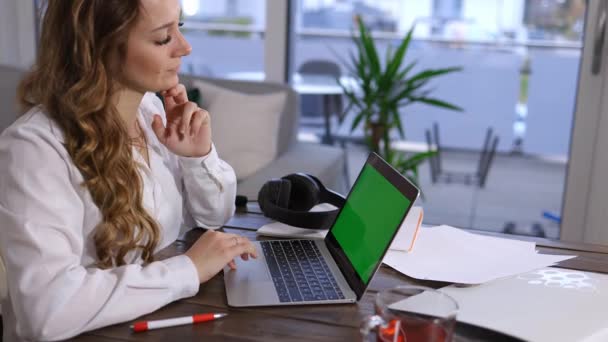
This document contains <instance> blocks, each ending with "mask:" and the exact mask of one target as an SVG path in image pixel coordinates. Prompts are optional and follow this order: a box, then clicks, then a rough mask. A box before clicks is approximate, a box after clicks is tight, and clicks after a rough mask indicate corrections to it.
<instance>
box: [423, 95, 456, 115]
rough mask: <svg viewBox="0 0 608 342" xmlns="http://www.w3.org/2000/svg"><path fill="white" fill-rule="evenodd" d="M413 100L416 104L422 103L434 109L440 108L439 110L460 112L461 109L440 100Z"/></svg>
mask: <svg viewBox="0 0 608 342" xmlns="http://www.w3.org/2000/svg"><path fill="white" fill-rule="evenodd" d="M415 100H416V102H422V103H425V104H427V105H431V106H434V107H441V108H445V109H450V110H455V111H458V112H462V108H461V107H459V106H457V105H454V104H451V103H449V102H445V101H442V100H438V99H433V98H428V97H419V98H415Z"/></svg>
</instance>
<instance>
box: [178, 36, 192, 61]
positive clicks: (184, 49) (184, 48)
mask: <svg viewBox="0 0 608 342" xmlns="http://www.w3.org/2000/svg"><path fill="white" fill-rule="evenodd" d="M177 38H178V39H179V45H178V46H179V48H178V50H177V54H178V55H179V57H184V56H188V55H189V54H190V53H191V52H192V45H190V43H188V41H187V40H186V37H184V35H183V34H182V33H181V32H180V33H179V34H178V36H177Z"/></svg>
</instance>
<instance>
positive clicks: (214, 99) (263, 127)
mask: <svg viewBox="0 0 608 342" xmlns="http://www.w3.org/2000/svg"><path fill="white" fill-rule="evenodd" d="M192 85H193V86H194V87H196V88H198V90H199V91H200V96H201V99H202V101H201V102H202V103H203V104H204V106H205V107H206V108H205V109H206V110H207V111H208V112H209V114H210V116H211V130H212V140H213V143H214V144H215V147H216V148H217V151H218V153H219V156H220V158H222V159H223V160H225V161H226V162H227V163H228V164H230V166H232V167H233V168H234V171H235V173H236V177H237V179H238V180H242V179H244V178H247V177H248V176H250V175H252V174H254V173H255V172H256V171H258V170H259V169H261V168H263V167H264V166H266V165H268V164H269V163H270V162H271V161H273V160H274V159H275V158H276V156H277V145H278V136H279V123H280V119H281V113H282V112H283V110H284V108H285V101H286V100H287V93H286V92H276V93H269V94H259V95H258V94H256V95H252V94H244V93H239V92H236V91H233V90H230V89H226V88H222V87H219V86H217V85H214V84H210V83H208V82H204V81H200V80H194V81H193V83H192Z"/></svg>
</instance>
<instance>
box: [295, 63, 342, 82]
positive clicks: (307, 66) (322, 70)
mask: <svg viewBox="0 0 608 342" xmlns="http://www.w3.org/2000/svg"><path fill="white" fill-rule="evenodd" d="M298 73H300V74H309V75H329V76H332V77H333V78H338V77H340V76H341V75H342V71H341V70H340V66H339V65H338V64H336V63H335V62H332V61H330V60H324V59H311V60H309V61H306V62H304V63H302V65H300V67H299V68H298Z"/></svg>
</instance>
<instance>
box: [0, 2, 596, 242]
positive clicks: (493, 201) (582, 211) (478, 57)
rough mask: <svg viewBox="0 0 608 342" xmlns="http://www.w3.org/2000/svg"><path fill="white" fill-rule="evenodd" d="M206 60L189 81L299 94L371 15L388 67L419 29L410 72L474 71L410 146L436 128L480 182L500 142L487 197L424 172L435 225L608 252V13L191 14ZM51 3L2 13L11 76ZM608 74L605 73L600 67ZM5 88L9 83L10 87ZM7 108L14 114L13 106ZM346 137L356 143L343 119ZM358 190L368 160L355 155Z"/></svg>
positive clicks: (1, 59) (449, 5) (449, 159)
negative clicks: (296, 80)
mask: <svg viewBox="0 0 608 342" xmlns="http://www.w3.org/2000/svg"><path fill="white" fill-rule="evenodd" d="M181 3H182V10H183V15H184V21H185V25H184V28H183V30H184V31H183V32H184V33H185V36H186V38H187V39H188V40H189V42H190V43H191V44H192V46H193V53H192V54H191V55H190V56H188V57H186V58H184V61H183V63H182V73H183V74H192V75H199V76H211V77H217V78H230V79H249V80H255V81H259V82H290V81H292V79H293V75H294V74H295V73H297V71H298V69H299V67H300V66H302V65H303V64H304V63H305V62H307V61H309V60H312V59H317V60H318V59H321V60H327V61H331V62H334V63H335V64H337V65H338V66H339V67H340V70H341V72H342V73H343V74H344V75H346V74H347V69H346V68H345V67H344V65H343V60H344V59H345V58H347V57H348V54H349V51H352V50H353V48H354V47H353V44H352V40H351V34H352V32H353V31H352V30H353V27H354V18H355V16H357V15H359V16H361V17H362V18H363V20H364V22H365V23H366V24H367V25H368V26H369V27H370V28H372V30H373V32H374V34H375V35H376V37H377V44H378V48H379V52H380V54H381V58H382V57H384V51H386V49H387V48H388V47H389V46H393V47H395V46H396V45H397V44H398V41H399V40H400V39H401V38H402V37H403V36H404V35H405V34H406V32H407V30H408V29H410V27H412V26H413V25H415V31H414V39H413V42H412V44H411V47H410V51H409V52H408V55H407V57H406V59H408V60H409V61H413V60H417V61H418V65H417V68H440V67H448V66H460V67H462V71H461V72H458V73H454V74H450V75H447V76H445V77H443V78H439V79H437V80H436V81H434V83H433V87H434V91H435V94H437V97H439V98H442V99H444V100H447V101H450V102H452V103H455V104H457V105H459V106H461V107H462V108H463V109H464V110H463V112H449V111H445V110H440V109H437V108H433V107H429V106H422V105H415V106H411V107H406V108H405V109H404V110H403V112H402V113H400V114H401V117H402V120H403V123H404V128H405V131H406V140H407V141H408V142H411V143H418V144H425V143H426V140H425V131H426V130H427V129H431V128H432V127H433V126H434V125H435V124H436V127H437V128H438V133H439V137H440V138H441V145H442V147H443V150H442V166H443V168H445V169H449V170H453V171H457V172H461V173H471V174H472V173H475V172H476V170H477V169H476V168H477V165H478V161H479V158H480V156H481V154H482V149H483V146H484V137H485V134H486V132H487V130H488V129H492V131H493V133H494V134H495V135H496V136H497V137H499V143H498V145H497V147H496V155H495V157H494V159H493V161H492V163H491V165H490V167H489V170H488V178H487V182H486V184H485V186H483V187H480V186H478V185H476V184H474V183H469V184H467V183H466V182H458V181H451V182H436V183H434V182H432V180H431V171H430V168H429V163H425V164H423V166H422V168H421V170H420V172H421V180H420V181H421V184H420V185H421V188H422V190H423V192H424V194H425V199H424V200H423V201H421V202H419V203H418V205H421V206H423V207H424V209H425V220H424V221H425V223H426V224H449V225H453V226H457V227H464V228H472V229H479V230H490V231H497V232H511V233H515V234H525V235H535V236H540V237H548V238H553V239H563V240H568V241H581V242H588V243H598V244H608V227H606V224H605V223H606V222H607V221H608V214H607V213H608V210H606V204H605V203H608V183H607V182H606V181H604V180H603V175H605V174H608V156H606V154H607V152H606V151H608V150H607V149H606V147H608V128H607V127H605V126H606V125H607V121H608V120H607V116H606V115H607V114H608V107H607V105H606V104H605V103H604V102H603V98H604V94H605V92H606V89H605V86H604V84H605V81H606V78H607V75H608V73H607V72H606V61H605V59H606V58H605V57H606V44H603V41H604V40H605V39H606V37H605V35H603V32H604V31H605V30H606V27H605V25H606V23H605V21H602V16H601V14H602V13H604V14H605V11H606V10H607V9H606V6H608V5H607V4H606V1H603V0H589V1H585V0H373V1H372V0H181ZM38 5H39V1H37V0H36V1H29V0H0V64H7V65H14V66H19V67H23V68H27V67H28V66H29V65H31V63H32V62H33V60H34V56H35V51H36V31H37V30H38V29H39V21H38V19H37V17H36V15H35V13H37V12H38V10H37V6H38ZM598 65H599V67H598ZM1 81H2V80H0V82H1ZM2 105H5V104H2ZM300 111H301V120H300V128H299V134H298V136H299V138H300V139H304V140H309V141H310V142H311V143H321V140H320V139H319V137H320V136H322V135H323V133H324V128H325V127H324V121H323V115H322V111H323V106H322V105H321V102H320V101H319V99H318V98H314V97H309V98H302V99H301V101H300ZM332 120H333V121H332V127H333V130H332V134H334V135H336V136H340V135H348V134H349V130H348V129H347V128H348V127H346V126H347V125H345V124H340V123H339V122H338V121H337V118H336V117H332ZM346 151H347V156H348V168H349V172H350V174H351V177H350V178H351V182H352V180H354V178H355V177H354V175H356V173H357V172H358V169H359V168H360V167H361V165H362V163H363V162H364V160H365V157H366V153H367V152H366V150H365V148H364V147H363V146H361V145H358V144H353V143H349V144H346Z"/></svg>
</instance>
